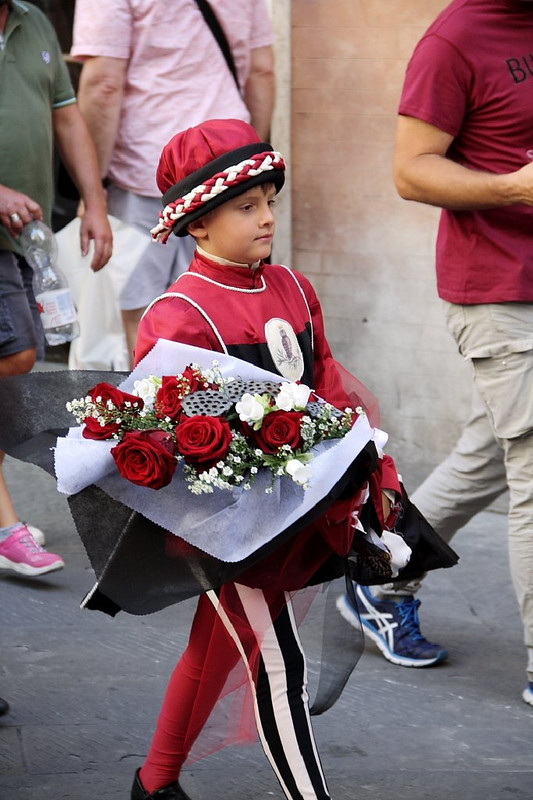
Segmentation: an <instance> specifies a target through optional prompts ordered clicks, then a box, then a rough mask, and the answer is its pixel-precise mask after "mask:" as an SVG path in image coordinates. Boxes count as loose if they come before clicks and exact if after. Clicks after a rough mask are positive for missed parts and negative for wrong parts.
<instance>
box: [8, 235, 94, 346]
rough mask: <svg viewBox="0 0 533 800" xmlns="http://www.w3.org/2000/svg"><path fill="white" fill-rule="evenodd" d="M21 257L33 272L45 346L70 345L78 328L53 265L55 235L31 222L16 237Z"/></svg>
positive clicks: (69, 299) (61, 277)
mask: <svg viewBox="0 0 533 800" xmlns="http://www.w3.org/2000/svg"><path fill="white" fill-rule="evenodd" d="M20 242H21V244H22V250H23V252H24V258H25V259H26V261H27V262H28V264H29V265H30V266H31V267H32V269H33V292H34V294H35V299H36V300H37V306H38V308H39V313H40V315H41V322H42V325H43V328H44V334H45V336H46V341H47V342H48V344H49V345H58V344H65V342H71V341H72V339H74V338H75V337H76V336H78V335H79V332H80V329H79V325H78V318H77V315H76V308H75V306H74V302H73V300H72V295H71V293H70V289H69V288H68V282H67V279H66V278H65V276H64V275H63V273H62V272H61V270H60V269H59V267H58V266H57V263H56V262H57V243H56V240H55V236H54V234H53V233H52V231H51V230H50V228H48V227H47V226H46V225H45V224H44V223H43V222H39V220H34V221H33V222H30V223H29V224H28V225H25V226H24V230H23V231H22V233H21V235H20Z"/></svg>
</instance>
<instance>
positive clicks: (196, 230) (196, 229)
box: [187, 217, 207, 239]
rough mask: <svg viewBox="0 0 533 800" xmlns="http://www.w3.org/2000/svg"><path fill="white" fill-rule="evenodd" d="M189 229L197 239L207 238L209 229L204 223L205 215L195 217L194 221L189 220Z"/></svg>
mask: <svg viewBox="0 0 533 800" xmlns="http://www.w3.org/2000/svg"><path fill="white" fill-rule="evenodd" d="M187 231H188V233H190V234H191V236H194V238H195V239H205V238H206V236H207V230H206V228H205V225H204V219H203V217H200V219H195V220H194V222H189V224H188V225H187Z"/></svg>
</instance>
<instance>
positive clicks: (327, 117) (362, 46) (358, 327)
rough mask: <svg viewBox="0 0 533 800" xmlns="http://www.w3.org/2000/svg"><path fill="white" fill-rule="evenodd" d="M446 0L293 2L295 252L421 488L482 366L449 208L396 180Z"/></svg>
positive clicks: (344, 353) (344, 357)
mask: <svg viewBox="0 0 533 800" xmlns="http://www.w3.org/2000/svg"><path fill="white" fill-rule="evenodd" d="M445 5H446V2H445V0H292V4H291V14H292V20H291V25H292V36H291V48H292V59H291V67H292V81H291V83H292V103H291V107H292V120H291V122H292V125H291V130H292V142H291V170H292V259H293V266H294V267H295V268H297V269H299V270H301V271H302V272H304V273H305V274H306V275H307V276H309V277H310V278H311V280H312V281H313V283H314V285H315V287H316V289H317V291H318V294H319V296H320V298H321V301H322V304H323V308H324V312H325V317H326V330H327V334H328V338H329V341H330V343H331V346H332V349H333V351H334V353H335V355H336V356H337V357H338V358H339V359H340V360H341V361H342V362H343V363H344V364H345V365H346V366H347V367H348V368H349V369H350V370H351V371H353V372H355V374H356V375H357V376H358V377H360V378H361V379H362V380H363V381H364V382H365V383H366V384H367V385H368V386H369V388H371V389H372V390H373V391H374V392H375V393H376V394H377V395H378V397H379V398H380V401H381V410H382V426H383V428H384V429H385V430H387V431H388V432H389V433H390V434H391V441H390V445H389V448H388V449H389V451H390V452H391V453H392V454H393V455H395V456H396V458H397V460H398V462H399V467H400V469H401V470H402V471H403V473H404V475H405V477H406V482H407V483H408V486H409V487H410V488H414V486H413V484H414V485H416V483H417V482H418V481H419V480H420V479H421V478H422V477H424V476H425V474H427V473H428V472H429V471H430V469H431V468H432V467H433V466H434V465H435V464H436V463H437V462H438V461H439V460H440V459H441V458H442V457H444V456H445V455H446V454H447V452H448V451H449V450H450V448H451V447H452V445H453V443H454V441H455V439H456V437H457V434H458V432H459V429H460V422H461V421H462V420H463V418H464V416H465V414H466V413H467V411H468V398H469V385H470V381H469V367H468V365H467V364H465V363H464V362H463V361H462V359H461V358H460V356H459V355H458V354H457V353H456V350H455V345H454V342H453V340H452V339H451V337H450V335H449V334H448V332H447V330H446V328H445V324H444V316H443V312H442V308H441V302H440V300H439V299H438V297H437V293H436V286H435V270H434V245H435V236H436V230H437V221H438V213H439V212H438V210H437V209H434V208H430V207H427V206H423V205H419V204H416V203H408V202H406V201H404V200H401V199H400V198H399V197H398V196H397V194H396V191H395V188H394V185H393V180H392V158H393V151H394V138H395V129H396V109H397V105H398V101H399V97H400V91H401V87H402V83H403V76H404V71H405V67H406V64H407V60H408V58H409V56H410V54H411V52H412V50H413V48H414V46H415V44H416V42H417V41H418V39H419V38H420V36H421V35H422V33H423V32H424V30H425V29H426V28H427V26H428V25H429V24H430V22H431V21H432V20H433V19H434V18H435V17H436V16H437V14H438V13H439V11H440V10H441V9H442V8H443V7H444V6H445Z"/></svg>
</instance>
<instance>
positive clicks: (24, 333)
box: [0, 250, 64, 576]
mask: <svg viewBox="0 0 533 800" xmlns="http://www.w3.org/2000/svg"><path fill="white" fill-rule="evenodd" d="M32 274H33V273H32V270H31V267H29V266H28V265H27V264H26V262H25V261H24V260H23V259H19V258H17V257H16V256H15V255H14V254H13V253H11V252H9V251H5V250H4V251H0V376H2V377H5V376H10V375H21V374H23V373H26V372H29V371H30V370H31V368H32V367H33V365H34V363H35V359H36V357H37V356H38V355H43V354H44V334H43V331H42V326H41V323H40V320H39V312H38V310H37V304H36V302H35V297H34V295H33V291H32V288H31V281H32ZM4 456H5V454H4V453H3V452H0V568H1V569H10V570H13V571H14V572H18V573H20V574H23V575H30V576H33V575H43V574H45V573H47V572H51V571H52V570H56V569H61V567H63V566H64V563H63V559H62V558H61V557H60V556H58V555H56V554H55V553H47V552H46V550H44V549H43V548H42V547H41V546H40V545H38V544H37V542H36V541H35V539H34V537H33V535H32V533H31V531H30V530H29V529H28V527H27V526H26V525H25V524H24V523H23V522H21V521H20V519H19V516H18V514H17V511H16V509H15V506H14V504H13V500H12V498H11V495H10V493H9V489H8V486H7V484H6V481H5V477H4V473H3V462H4Z"/></svg>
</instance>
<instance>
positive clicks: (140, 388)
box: [133, 378, 158, 406]
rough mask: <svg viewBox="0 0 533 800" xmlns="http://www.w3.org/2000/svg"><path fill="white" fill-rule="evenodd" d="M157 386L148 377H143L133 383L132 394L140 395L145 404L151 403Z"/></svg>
mask: <svg viewBox="0 0 533 800" xmlns="http://www.w3.org/2000/svg"><path fill="white" fill-rule="evenodd" d="M157 389H158V387H157V386H156V385H155V383H154V381H152V380H150V378H143V379H142V380H140V381H135V382H134V384H133V394H136V395H137V397H140V398H141V400H144V402H145V403H146V404H147V405H150V406H151V405H153V403H154V400H155V396H156V394H157Z"/></svg>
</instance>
